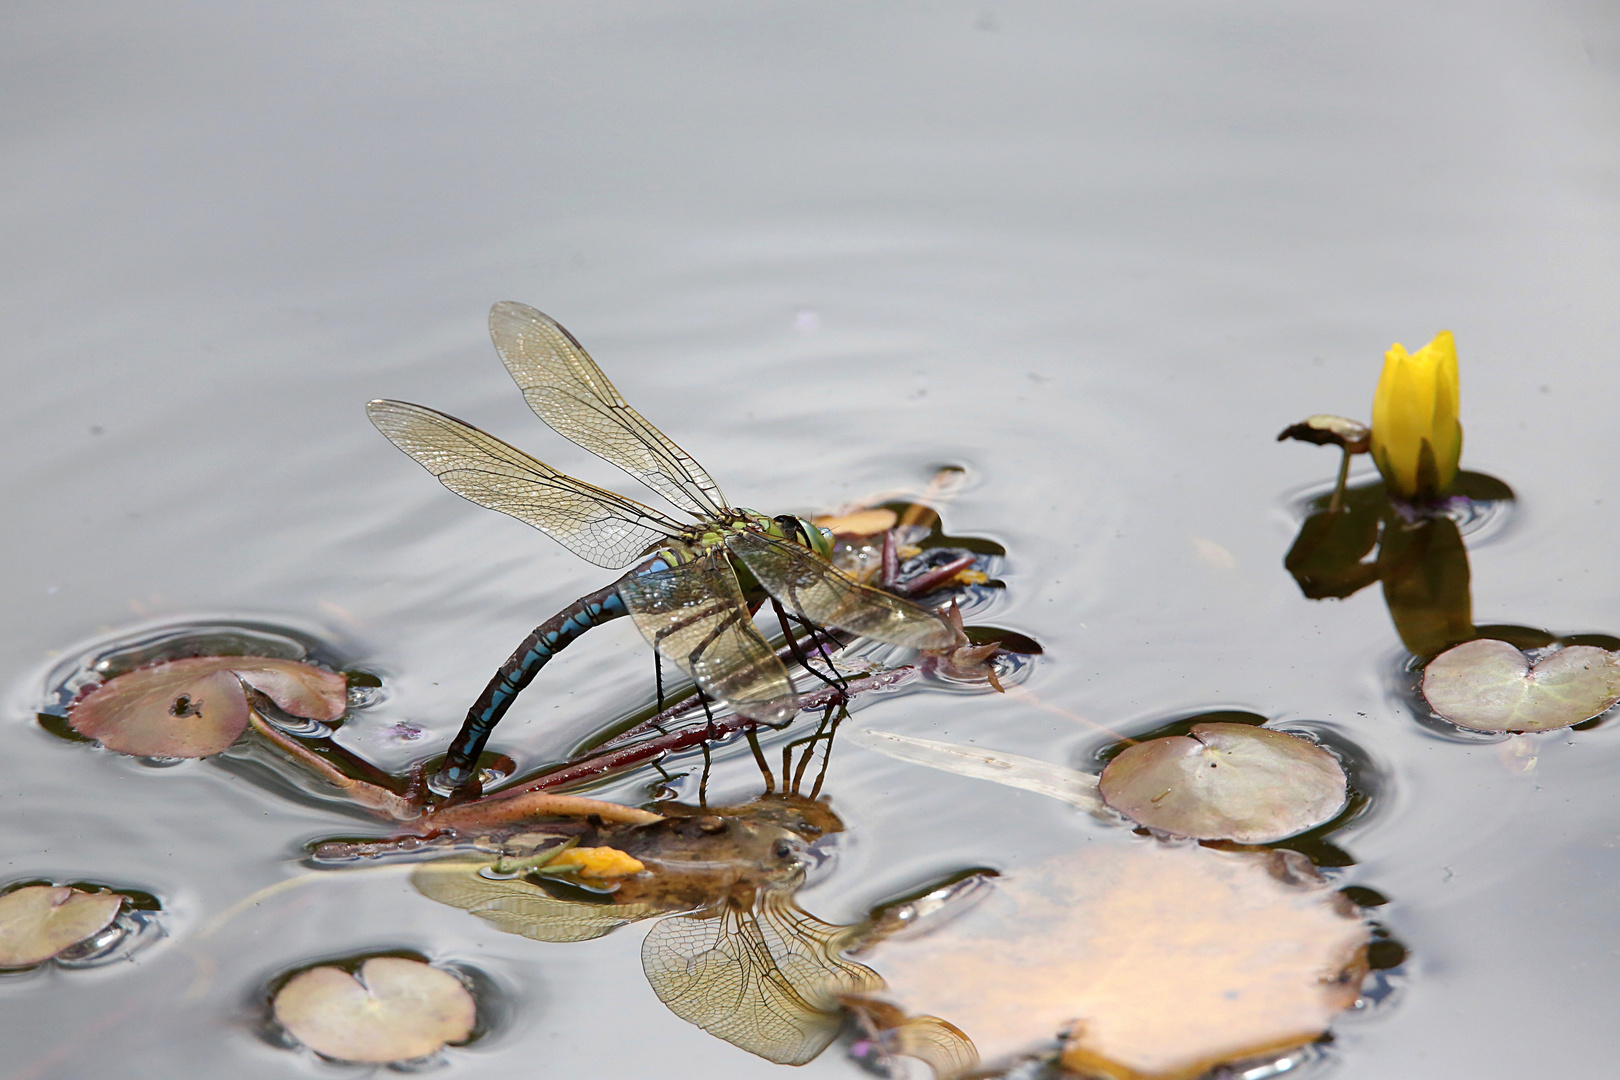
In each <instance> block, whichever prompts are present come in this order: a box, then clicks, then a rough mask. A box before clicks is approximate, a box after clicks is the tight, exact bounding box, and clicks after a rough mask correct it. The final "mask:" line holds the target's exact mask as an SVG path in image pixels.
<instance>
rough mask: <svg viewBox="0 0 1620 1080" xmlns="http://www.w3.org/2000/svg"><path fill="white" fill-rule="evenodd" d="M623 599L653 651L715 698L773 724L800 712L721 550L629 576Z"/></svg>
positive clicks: (784, 673)
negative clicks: (677, 564)
mask: <svg viewBox="0 0 1620 1080" xmlns="http://www.w3.org/2000/svg"><path fill="white" fill-rule="evenodd" d="M619 597H620V599H622V600H623V601H624V606H625V607H626V608H628V609H629V611H630V617H631V618H632V619H634V620H635V623H636V626H637V627H639V628H640V629H641V633H642V634H643V636H645V637H646V639H647V640H648V641H649V642H651V643H652V646H653V648H655V649H657V650H658V652H659V654H660V655H661V656H664V657H666V658H667V659H668V660H669V661H670V662H671V663H673V664H674V665H675V666H676V667H678V668H680V669H681V670H682V671H684V672H686V673H687V674H688V675H690V676H692V678H693V679H695V680H697V684H698V686H699V687H700V688H701V689H702V690H703V692H704V693H705V694H707V695H709V697H710V698H712V699H713V700H715V701H722V702H725V703H726V704H727V705H730V706H731V707H732V708H733V709H736V710H737V712H739V713H741V714H742V715H743V716H747V717H749V718H751V719H754V720H758V721H760V722H762V723H766V724H785V723H787V721H789V720H791V719H792V718H793V716H794V714H796V713H797V712H798V711H799V699H798V695H796V694H795V693H794V692H793V680H792V679H790V678H789V677H788V673H787V668H785V667H783V666H782V661H781V660H779V659H777V656H776V653H775V652H773V651H772V650H771V647H770V646H769V645H767V644H766V643H765V639H764V638H763V637H761V636H760V634H759V631H758V630H756V629H754V620H753V618H752V617H751V616H750V615H749V613H748V605H747V604H746V603H744V602H743V596H742V590H741V589H740V588H739V587H738V585H737V575H736V574H735V573H733V572H732V569H731V564H730V563H729V562H728V561H727V560H726V559H725V558H724V557H723V556H721V555H720V554H719V553H718V552H716V553H711V554H709V555H706V556H704V557H702V558H700V559H698V560H697V561H695V562H689V563H682V564H681V565H679V566H676V567H673V568H671V569H669V570H658V571H654V572H649V573H644V574H633V575H630V576H628V577H626V578H624V579H623V580H621V581H620V582H619Z"/></svg>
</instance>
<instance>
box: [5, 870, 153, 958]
mask: <svg viewBox="0 0 1620 1080" xmlns="http://www.w3.org/2000/svg"><path fill="white" fill-rule="evenodd" d="M123 903H124V898H123V897H122V896H120V895H118V894H117V893H85V892H80V891H79V890H77V889H70V888H68V887H67V886H65V885H29V886H27V887H26V888H22V889H17V890H16V891H14V892H9V893H6V894H5V895H4V896H0V968H19V967H29V966H31V965H34V964H41V963H44V962H45V961H46V960H49V959H50V958H51V957H53V956H55V955H56V954H57V953H59V952H61V951H63V950H64V949H67V948H68V947H70V946H73V945H77V944H78V943H79V942H81V941H83V940H84V939H85V938H88V937H94V936H95V935H96V934H97V933H99V932H101V931H102V930H103V929H105V928H106V927H107V925H108V924H110V923H111V922H112V921H113V920H114V919H115V918H117V917H118V910H119V908H121V907H122V906H123Z"/></svg>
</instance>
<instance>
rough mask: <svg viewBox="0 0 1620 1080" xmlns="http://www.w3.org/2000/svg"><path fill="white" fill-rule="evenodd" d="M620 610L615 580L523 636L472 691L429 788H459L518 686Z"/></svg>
mask: <svg viewBox="0 0 1620 1080" xmlns="http://www.w3.org/2000/svg"><path fill="white" fill-rule="evenodd" d="M623 614H625V607H624V601H623V600H621V599H620V598H619V590H618V583H617V582H615V583H614V584H612V585H609V586H608V587H607V588H605V589H598V590H597V591H596V592H593V593H591V594H589V595H588V596H582V597H580V598H579V599H578V600H575V601H574V602H573V603H572V604H570V605H568V606H567V607H566V608H563V609H562V610H561V611H559V612H557V614H555V615H553V616H552V617H551V618H549V619H547V620H546V621H545V622H543V623H541V624H540V625H539V626H537V627H535V628H534V632H533V633H532V634H530V635H529V636H528V637H526V638H524V639H523V644H521V645H519V646H518V647H517V651H515V652H514V653H512V655H511V656H510V657H509V658H508V659H507V661H506V663H504V664H502V665H501V667H500V670H499V671H497V672H495V677H494V678H492V679H490V680H489V685H488V686H486V687H484V692H483V693H482V694H479V695H478V700H477V701H475V702H473V706H472V708H471V709H468V710H467V719H466V720H464V721H462V724H461V730H460V731H459V732H457V733H456V737H455V740H454V741H453V742H451V744H450V749H449V751H448V753H446V754H445V758H444V764H443V765H442V766H440V768H439V772H438V775H436V776H435V777H434V778H433V783H432V786H433V788H435V789H436V790H438V791H443V792H451V791H455V790H457V789H459V788H462V787H465V786H466V785H467V784H468V783H470V782H471V781H472V778H473V774H474V773H475V772H476V771H477V765H478V755H480V754H482V753H483V752H484V744H485V743H487V742H488V741H489V736H490V733H491V732H492V731H494V729H495V725H496V724H498V723H500V721H501V717H503V716H505V715H506V710H507V709H509V708H510V707H511V705H512V702H513V701H514V700H516V699H517V696H518V694H520V693H522V692H523V688H524V687H526V686H528V685H529V684H530V683H531V682H533V681H534V677H535V676H536V675H538V674H539V673H540V669H541V668H543V667H545V666H546V664H547V663H548V662H550V660H551V658H552V657H553V656H556V655H557V654H558V653H559V652H561V651H562V650H563V649H564V648H566V647H567V646H568V645H569V644H570V643H571V642H572V641H573V640H574V639H575V638H577V637H579V635H581V634H583V633H584V632H585V631H587V630H589V629H590V628H591V627H593V626H599V625H601V624H602V623H605V622H608V621H609V620H611V619H617V618H618V617H619V616H621V615H623Z"/></svg>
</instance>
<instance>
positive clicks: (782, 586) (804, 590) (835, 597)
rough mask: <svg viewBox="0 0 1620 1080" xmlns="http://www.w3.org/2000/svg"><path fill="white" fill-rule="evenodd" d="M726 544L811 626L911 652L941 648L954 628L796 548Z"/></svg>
mask: <svg viewBox="0 0 1620 1080" xmlns="http://www.w3.org/2000/svg"><path fill="white" fill-rule="evenodd" d="M726 546H727V547H729V548H730V549H731V551H732V554H734V555H736V556H737V557H738V558H739V559H741V560H742V561H743V564H744V565H745V566H747V567H748V569H749V570H751V571H752V572H753V574H754V576H755V577H756V578H758V579H759V583H760V584H761V585H763V586H765V588H766V589H767V590H769V592H770V594H771V595H772V596H774V597H776V599H778V600H779V601H781V602H782V603H783V604H784V605H785V606H786V607H787V609H788V610H789V611H791V612H793V613H794V614H796V615H798V616H800V617H801V618H803V619H805V620H807V621H809V622H812V623H815V624H816V625H817V626H833V627H837V628H838V629H840V630H848V631H849V632H850V633H852V634H859V635H861V636H862V637H868V638H872V639H873V640H874V641H883V642H887V643H888V644H890V645H904V646H906V647H908V648H912V649H946V648H950V647H951V646H952V645H955V644H957V635H956V630H955V629H954V628H953V627H952V626H951V624H950V623H948V622H946V621H945V620H944V619H943V618H942V617H940V616H939V615H936V614H934V613H933V612H931V611H928V610H927V609H925V608H921V607H918V606H917V605H916V604H913V603H912V602H911V601H909V600H902V599H901V598H900V597H898V596H893V595H890V594H889V593H886V592H880V591H879V590H877V589H872V588H868V587H867V586H865V585H862V584H861V583H860V582H858V581H856V580H855V579H853V578H851V577H850V576H849V575H847V574H845V573H844V572H843V571H841V570H839V569H838V568H837V567H834V566H831V565H829V564H828V563H824V562H822V561H821V560H820V559H818V558H816V557H815V556H814V555H812V554H810V553H809V552H808V551H806V550H805V549H804V548H801V547H799V546H798V545H796V544H788V543H783V542H782V541H779V540H772V539H771V538H770V537H767V536H761V535H760V534H758V533H753V532H737V533H732V534H730V535H729V536H727V537H726Z"/></svg>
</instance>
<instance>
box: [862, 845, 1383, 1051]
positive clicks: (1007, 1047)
mask: <svg viewBox="0 0 1620 1080" xmlns="http://www.w3.org/2000/svg"><path fill="white" fill-rule="evenodd" d="M1291 854H1292V853H1286V854H1285V853H1267V854H1263V855H1262V854H1256V853H1252V852H1224V851H1211V850H1210V849H1208V848H1205V847H1199V846H1197V845H1167V844H1158V843H1153V842H1151V841H1150V842H1142V843H1135V844H1123V845H1122V844H1117V843H1095V844H1082V845H1080V848H1079V849H1077V850H1075V851H1073V852H1070V853H1067V854H1063V855H1059V856H1056V857H1054V858H1052V859H1049V860H1047V861H1045V862H1042V863H1036V864H1034V865H1031V866H1019V867H1016V868H1014V869H1011V870H1009V871H1008V873H1007V874H1006V875H1005V876H1003V877H999V878H996V879H994V881H993V882H992V883H991V884H990V886H989V887H988V888H986V889H984V890H983V891H982V893H981V895H979V896H977V897H975V899H974V902H973V903H972V904H971V905H970V906H967V907H965V908H964V909H962V910H959V911H958V912H956V913H954V914H953V915H952V916H951V917H949V918H948V919H947V920H946V921H944V922H941V923H938V924H936V925H935V926H933V927H932V928H931V929H929V930H927V931H925V932H923V933H921V934H919V935H916V936H913V935H911V934H909V933H907V934H897V935H895V936H894V937H892V938H888V939H883V940H878V941H877V942H876V943H875V944H874V945H872V946H870V947H868V948H867V949H865V950H863V951H862V952H860V954H859V957H860V960H861V962H862V963H864V964H866V965H868V966H869V967H871V968H872V969H873V970H874V971H876V972H877V973H878V974H879V975H880V976H882V978H883V980H884V982H885V984H886V985H885V986H884V987H883V988H881V989H879V990H876V991H873V992H872V993H871V995H870V997H872V998H876V999H878V1002H879V1004H880V1005H883V1006H887V1007H888V1010H889V1011H890V1012H891V1014H893V1013H899V1014H900V1015H901V1016H905V1017H927V1018H936V1017H937V1018H938V1019H937V1020H935V1021H934V1024H935V1025H936V1027H937V1026H938V1025H941V1024H944V1025H948V1027H949V1029H950V1030H951V1031H954V1032H957V1033H959V1037H961V1038H962V1041H963V1042H964V1043H966V1050H967V1054H965V1055H964V1054H961V1053H958V1054H955V1055H953V1056H954V1057H956V1058H957V1059H958V1060H961V1059H962V1058H963V1057H966V1058H967V1059H968V1060H967V1061H965V1062H964V1063H963V1064H962V1065H959V1066H957V1067H956V1068H954V1069H951V1070H950V1075H952V1076H961V1075H962V1074H963V1073H967V1074H968V1075H972V1076H985V1075H990V1074H991V1073H992V1072H993V1074H994V1075H998V1076H1000V1075H1006V1074H1005V1073H1003V1072H1002V1071H1001V1070H1002V1069H1005V1068H1006V1067H1007V1066H1008V1065H1009V1064H1012V1063H1014V1062H1018V1061H1020V1060H1024V1061H1027V1060H1029V1058H1031V1057H1032V1056H1034V1055H1037V1054H1041V1053H1043V1052H1045V1051H1046V1049H1047V1048H1048V1047H1050V1046H1051V1045H1052V1043H1053V1041H1054V1040H1055V1039H1057V1038H1058V1037H1060V1035H1061V1037H1062V1038H1063V1040H1064V1046H1063V1058H1062V1065H1063V1066H1064V1069H1065V1071H1064V1072H1063V1075H1064V1076H1066V1077H1069V1076H1083V1077H1108V1078H1110V1080H1197V1078H1199V1077H1204V1076H1206V1075H1208V1074H1209V1073H1210V1070H1211V1069H1213V1068H1216V1067H1217V1066H1220V1065H1223V1064H1226V1063H1228V1062H1242V1061H1246V1060H1248V1061H1253V1060H1254V1059H1256V1058H1259V1059H1261V1060H1264V1059H1267V1058H1270V1059H1272V1060H1276V1059H1277V1058H1279V1057H1283V1056H1285V1055H1287V1054H1288V1053H1289V1052H1290V1051H1291V1050H1292V1049H1293V1048H1295V1047H1299V1046H1303V1045H1306V1044H1308V1043H1311V1042H1314V1041H1315V1040H1317V1039H1318V1038H1320V1037H1321V1036H1322V1034H1323V1032H1324V1031H1326V1030H1327V1028H1328V1027H1329V1025H1330V1024H1331V1023H1332V1022H1333V1020H1334V1018H1335V1017H1336V1016H1338V1014H1339V1013H1340V1012H1341V1011H1343V1010H1344V1009H1345V1008H1347V1007H1349V1006H1350V1005H1352V1004H1353V1003H1354V1002H1355V1000H1356V997H1357V995H1358V993H1359V991H1360V988H1361V982H1362V976H1363V974H1364V973H1365V970H1366V961H1365V948H1366V946H1367V944H1368V940H1369V937H1370V934H1369V930H1368V927H1367V925H1366V924H1365V923H1364V922H1363V921H1362V919H1361V918H1360V917H1359V915H1357V914H1356V913H1353V912H1350V911H1348V910H1347V907H1348V905H1345V904H1343V903H1341V900H1340V898H1339V897H1338V896H1337V894H1336V893H1334V892H1333V890H1332V889H1331V888H1330V887H1329V886H1327V885H1326V883H1324V882H1322V881H1320V880H1319V879H1317V880H1313V879H1314V875H1312V874H1309V872H1308V871H1307V872H1305V873H1301V872H1300V870H1301V868H1299V867H1298V864H1297V863H1296V862H1294V861H1292V860H1290V859H1289V855H1291ZM1294 858H1295V859H1299V857H1298V856H1295V857H1294ZM862 996H863V998H864V997H866V995H862ZM856 1004H857V1007H859V1006H860V1005H862V1004H864V1002H863V1001H859V1000H858V1001H857V1002H856ZM862 1011H867V1010H866V1009H863V1010H862ZM900 1052H903V1053H909V1052H911V1051H909V1050H906V1049H904V1048H903V1046H902V1048H901V1050H900ZM973 1056H977V1057H978V1058H979V1059H980V1060H979V1062H977V1063H975V1062H974V1061H973V1060H972V1057H973ZM980 1070H984V1071H980ZM1236 1071H1237V1070H1234V1072H1236ZM942 1073H943V1070H942ZM1239 1075H1241V1073H1239Z"/></svg>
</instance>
